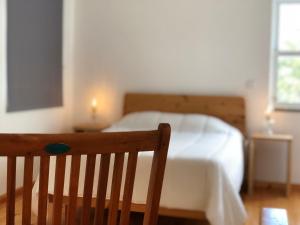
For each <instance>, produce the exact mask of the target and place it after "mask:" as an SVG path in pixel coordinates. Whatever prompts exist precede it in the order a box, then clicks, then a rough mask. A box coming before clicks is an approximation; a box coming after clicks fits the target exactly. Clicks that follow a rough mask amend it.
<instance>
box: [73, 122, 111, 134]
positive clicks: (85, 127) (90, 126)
mask: <svg viewBox="0 0 300 225" xmlns="http://www.w3.org/2000/svg"><path fill="white" fill-rule="evenodd" d="M108 127H109V124H107V123H81V124H76V125H75V126H74V127H73V130H74V132H76V133H81V132H101V131H102V130H104V129H105V128H108Z"/></svg>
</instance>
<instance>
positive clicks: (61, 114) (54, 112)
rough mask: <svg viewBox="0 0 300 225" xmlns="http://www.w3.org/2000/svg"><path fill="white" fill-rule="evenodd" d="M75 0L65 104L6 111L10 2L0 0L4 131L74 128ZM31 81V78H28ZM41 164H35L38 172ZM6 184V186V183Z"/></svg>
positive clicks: (69, 20) (0, 163)
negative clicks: (7, 16) (73, 32)
mask: <svg viewBox="0 0 300 225" xmlns="http://www.w3.org/2000/svg"><path fill="white" fill-rule="evenodd" d="M72 2H73V1H65V8H64V9H65V29H64V43H65V47H64V71H63V82H64V86H63V87H64V106H63V107H57V108H49V109H41V110H31V111H22V112H15V113H7V112H6V68H5V67H6V52H5V49H6V39H5V38H6V37H5V36H6V35H5V31H6V11H5V7H6V2H5V0H0V132H1V133H14V132H20V133H46V132H47V133H48V132H55V133H57V132H66V131H70V128H71V124H72V117H71V113H72V111H71V110H72V94H73V92H72V91H73V77H72V76H73V72H72V69H73V64H72V63H73V57H72V55H73V52H72V49H73V48H72V45H73V41H72V39H73V35H72V31H73V22H74V15H73V9H74V8H73V3H72ZM28 82H30V81H28ZM37 167H38V165H36V166H35V173H36V172H37ZM18 171H19V174H18V177H17V186H20V185H21V184H22V181H23V178H22V176H21V173H22V172H23V162H22V161H19V163H18ZM5 177H6V160H5V159H3V158H0V179H1V180H5ZM3 184H4V185H3ZM5 189H6V183H5V182H4V183H3V182H2V183H1V185H0V195H1V194H3V193H4V192H5Z"/></svg>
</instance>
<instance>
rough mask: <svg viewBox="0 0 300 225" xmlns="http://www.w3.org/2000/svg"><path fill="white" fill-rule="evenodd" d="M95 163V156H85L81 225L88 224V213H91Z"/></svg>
mask: <svg viewBox="0 0 300 225" xmlns="http://www.w3.org/2000/svg"><path fill="white" fill-rule="evenodd" d="M95 162H96V155H88V156H87V160H86V170H85V181H84V195H83V205H82V220H81V224H82V225H88V224H89V223H90V212H91V205H92V195H93V184H94V174H95Z"/></svg>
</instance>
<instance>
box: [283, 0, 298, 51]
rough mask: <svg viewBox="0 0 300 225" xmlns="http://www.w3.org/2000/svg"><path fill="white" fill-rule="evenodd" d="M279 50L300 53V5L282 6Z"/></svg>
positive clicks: (289, 4) (287, 4) (288, 4)
mask: <svg viewBox="0 0 300 225" xmlns="http://www.w3.org/2000/svg"><path fill="white" fill-rule="evenodd" d="M279 50H281V51H300V3H286V4H281V5H280V10H279Z"/></svg>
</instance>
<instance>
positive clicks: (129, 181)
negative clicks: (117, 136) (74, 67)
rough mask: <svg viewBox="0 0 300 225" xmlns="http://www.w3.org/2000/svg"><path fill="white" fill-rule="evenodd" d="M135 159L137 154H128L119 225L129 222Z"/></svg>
mask: <svg viewBox="0 0 300 225" xmlns="http://www.w3.org/2000/svg"><path fill="white" fill-rule="evenodd" d="M137 159H138V153H137V152H131V153H129V156H128V162H127V171H126V179H125V187H124V194H123V201H122V211H121V219H120V225H128V224H129V221H130V207H131V200H132V192H133V186H134V179H135V172H136V164H137Z"/></svg>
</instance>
